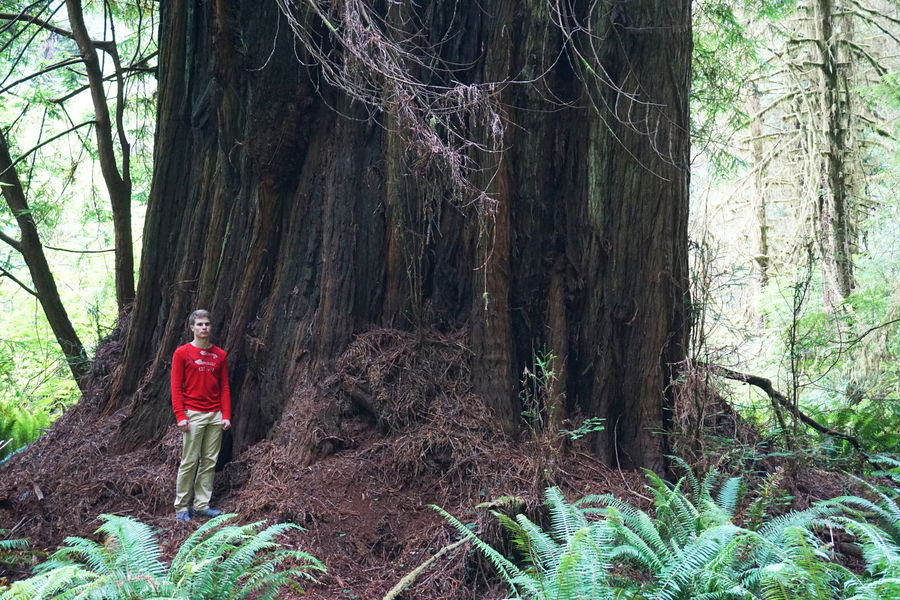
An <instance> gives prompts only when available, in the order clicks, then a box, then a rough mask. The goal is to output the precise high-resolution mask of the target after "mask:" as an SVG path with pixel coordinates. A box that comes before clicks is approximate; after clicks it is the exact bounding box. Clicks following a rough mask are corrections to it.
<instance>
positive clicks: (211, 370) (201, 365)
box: [172, 310, 231, 521]
mask: <svg viewBox="0 0 900 600" xmlns="http://www.w3.org/2000/svg"><path fill="white" fill-rule="evenodd" d="M188 324H189V326H190V329H191V333H193V334H194V339H193V341H191V342H190V343H187V344H185V345H183V346H179V347H178V349H176V350H175V354H173V355H172V409H173V410H174V411H175V421H176V422H177V423H178V429H180V430H181V431H182V441H183V443H184V448H183V449H182V452H181V466H180V467H179V468H178V479H177V481H176V482H175V518H176V519H178V520H179V521H190V520H191V515H193V516H201V517H215V516H216V515H219V514H221V513H222V511H220V510H216V509H214V508H210V507H209V498H210V496H211V495H212V484H213V475H214V471H215V468H216V460H217V459H218V457H219V448H220V447H221V446H222V431H224V430H226V429H228V428H229V427H231V390H230V389H229V387H228V361H227V358H226V356H225V351H224V350H222V349H221V348H219V347H218V346H214V345H213V344H212V343H211V342H210V341H209V331H210V328H209V312H207V311H205V310H195V311H194V312H192V313H191V316H190V317H189V318H188ZM192 492H193V496H194V503H193V509H191V507H190V498H191V493H192Z"/></svg>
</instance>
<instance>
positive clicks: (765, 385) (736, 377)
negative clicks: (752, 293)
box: [710, 365, 864, 453]
mask: <svg viewBox="0 0 900 600" xmlns="http://www.w3.org/2000/svg"><path fill="white" fill-rule="evenodd" d="M710 368H711V369H712V370H713V372H715V373H718V374H719V375H721V376H722V377H724V378H726V379H731V380H732V381H740V382H742V383H748V384H750V385H753V386H756V387H758V388H759V389H761V390H762V391H764V392H765V393H766V394H767V395H768V396H769V398H771V399H772V400H773V401H775V402H777V403H778V404H779V405H780V406H782V407H784V408H786V409H787V410H788V411H790V412H791V414H793V415H794V416H795V417H796V418H797V419H799V420H800V421H801V422H802V423H803V424H805V425H807V426H809V427H811V428H813V429H815V430H816V431H818V432H819V433H822V434H825V435H830V436H833V437H836V438H839V439H842V440H846V441H848V442H850V444H851V445H852V446H853V447H854V448H856V449H857V450H859V451H860V452H863V453H864V450H863V447H862V444H860V443H859V440H858V439H857V438H856V437H854V436H852V435H850V434H847V433H842V432H840V431H836V430H834V429H831V428H829V427H826V426H825V425H822V424H821V423H819V422H818V421H816V420H815V419H813V418H812V417H810V416H809V415H807V414H806V413H804V412H803V411H801V410H800V408H799V407H797V406H795V405H794V404H793V403H791V402H789V401H788V399H787V398H786V397H785V396H784V394H782V393H781V392H779V391H778V390H776V389H775V387H774V386H773V385H772V382H771V381H770V380H768V379H766V378H765V377H760V376H758V375H751V374H749V373H741V372H740V371H735V370H733V369H729V368H727V367H722V366H719V365H710Z"/></svg>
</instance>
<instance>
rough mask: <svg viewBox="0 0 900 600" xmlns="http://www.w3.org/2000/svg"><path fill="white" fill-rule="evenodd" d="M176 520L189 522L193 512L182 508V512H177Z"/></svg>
mask: <svg viewBox="0 0 900 600" xmlns="http://www.w3.org/2000/svg"><path fill="white" fill-rule="evenodd" d="M175 520H176V521H181V522H182V523H187V522H188V521H190V520H191V513H189V512H188V511H186V510H182V511H181V512H177V513H175Z"/></svg>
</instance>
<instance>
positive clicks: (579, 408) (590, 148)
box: [108, 0, 691, 470]
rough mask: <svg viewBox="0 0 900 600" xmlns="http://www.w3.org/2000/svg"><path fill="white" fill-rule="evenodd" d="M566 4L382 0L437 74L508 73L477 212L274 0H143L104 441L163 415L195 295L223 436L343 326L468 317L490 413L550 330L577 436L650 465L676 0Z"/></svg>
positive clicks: (654, 448)
mask: <svg viewBox="0 0 900 600" xmlns="http://www.w3.org/2000/svg"><path fill="white" fill-rule="evenodd" d="M388 4H389V3H388ZM576 5H577V6H576V7H575V10H574V12H572V13H567V14H566V15H562V17H563V18H559V17H560V15H558V14H557V13H555V10H556V9H555V7H556V6H557V5H556V3H551V2H545V1H544V0H532V1H530V2H521V1H518V0H517V1H513V0H503V1H500V0H493V1H491V0H488V1H486V2H480V3H477V4H473V5H469V4H463V3H460V4H457V3H454V2H447V3H431V4H427V5H423V6H424V7H423V8H419V7H411V8H406V9H405V10H409V11H413V13H412V14H413V15H414V16H415V19H416V22H419V23H421V24H422V29H421V32H423V33H421V34H420V37H419V38H418V39H417V41H416V43H422V42H423V40H424V41H425V42H429V41H431V42H434V44H435V45H434V46H433V48H434V52H435V53H436V54H438V55H440V58H441V59H442V61H443V64H449V65H456V66H455V67H453V69H454V72H453V75H452V79H455V80H456V81H457V82H461V83H462V84H472V83H480V82H485V81H503V80H517V81H520V82H521V83H510V84H507V85H505V86H501V87H498V90H499V91H498V93H499V99H500V101H501V103H502V105H503V107H504V109H503V110H504V120H505V122H506V123H507V127H506V128H505V133H504V138H503V144H502V145H503V148H504V150H503V153H502V154H501V155H491V154H488V155H487V156H484V155H483V154H484V153H479V152H475V151H472V156H473V157H475V158H479V159H480V160H481V164H482V166H483V167H485V168H484V170H483V171H482V172H481V173H482V174H481V175H477V176H476V180H475V181H474V183H475V184H476V185H479V186H481V187H482V188H483V189H484V190H485V191H487V192H488V194H489V195H490V196H491V197H492V198H493V199H495V200H496V202H497V204H496V206H497V208H496V211H495V213H494V215H493V216H492V217H490V218H485V217H483V216H479V215H477V214H475V213H474V211H471V210H469V209H466V208H464V207H460V205H459V204H458V203H454V202H452V201H450V200H449V198H450V196H451V194H450V192H448V191H447V190H445V189H443V188H442V186H441V184H440V182H438V181H433V180H432V181H424V180H422V179H421V178H420V179H415V178H413V177H412V176H410V174H409V172H408V171H409V168H408V164H406V162H407V161H408V157H407V158H406V159H404V158H403V157H404V154H408V153H409V152H408V149H407V148H406V144H407V141H408V140H407V139H406V138H405V137H404V136H403V135H402V133H403V132H402V128H401V127H398V126H397V124H396V123H395V122H394V120H393V115H392V112H391V110H390V108H389V107H388V108H387V109H386V110H384V111H382V112H381V113H379V114H377V115H376V116H375V117H371V116H370V114H369V113H368V112H366V111H365V110H364V109H363V107H362V106H361V105H360V104H359V103H357V102H353V101H351V100H350V99H349V98H348V97H347V95H346V94H344V93H343V92H342V91H341V90H340V89H335V88H334V87H332V86H329V85H327V84H325V83H323V82H322V80H321V77H320V71H319V69H318V68H317V66H316V65H315V64H313V65H312V66H308V65H307V64H304V63H310V62H312V60H311V59H310V57H309V56H307V55H304V54H303V53H302V52H303V50H302V48H301V49H300V50H298V49H297V44H295V43H294V41H293V40H292V38H291V36H290V35H289V33H288V29H287V27H285V25H284V17H283V16H282V15H280V14H279V11H278V7H277V6H276V4H275V3H274V2H271V3H270V2H264V3H258V2H249V1H241V2H238V1H231V2H225V1H223V0H220V1H218V2H198V1H196V0H173V1H171V2H166V3H163V4H162V6H161V25H160V61H159V63H160V72H159V83H160V100H159V126H158V132H157V145H156V166H155V169H154V180H153V189H152V193H151V197H150V200H149V204H148V213H147V218H146V225H145V232H144V249H143V253H142V260H141V267H140V275H139V285H138V292H137V298H136V302H135V305H134V311H133V314H132V319H131V325H130V329H129V332H128V336H127V341H126V347H125V350H124V357H123V361H122V364H121V367H120V369H119V372H118V375H117V377H116V380H115V384H114V386H113V389H112V390H111V392H110V396H109V403H108V408H109V409H114V408H120V407H123V406H131V415H130V417H129V418H128V419H126V421H125V422H124V425H123V430H122V432H121V440H120V441H122V442H124V443H140V442H142V441H146V440H148V439H153V438H154V437H155V436H157V435H158V434H159V433H160V431H161V429H162V428H163V427H164V426H165V425H166V424H167V423H170V422H171V420H172V417H171V410H170V409H169V408H168V401H169V395H168V379H167V373H168V369H169V363H170V359H171V354H172V351H173V350H174V348H175V347H176V346H177V345H178V344H179V343H182V342H183V341H185V340H186V339H187V329H186V326H185V321H184V320H185V317H186V315H187V314H188V313H189V312H190V311H191V310H192V309H194V308H197V307H204V308H208V309H210V310H211V311H212V314H213V326H214V329H215V333H216V336H217V340H218V342H219V343H220V345H222V346H223V347H224V348H225V349H226V351H227V352H228V353H229V363H230V364H229V367H230V370H231V387H232V390H233V397H234V441H235V447H236V450H240V449H241V448H243V447H246V446H247V445H248V444H252V443H253V442H255V441H257V440H259V439H261V438H262V437H264V436H265V435H266V434H267V433H268V432H269V431H270V429H271V428H272V426H273V425H274V423H275V422H276V421H277V419H278V418H279V417H280V415H281V410H282V408H283V406H284V403H285V402H286V400H287V398H288V397H289V395H290V394H291V391H292V389H294V387H295V386H296V385H297V384H298V383H299V382H300V381H302V380H304V379H306V378H309V377H317V376H321V375H323V374H326V373H328V370H329V367H330V365H331V364H332V363H333V361H334V359H335V358H336V357H337V356H339V355H340V353H341V352H342V351H343V350H344V349H345V347H346V346H347V344H348V342H349V340H350V339H351V338H352V336H353V334H354V332H358V331H361V330H363V329H365V328H368V327H372V326H394V327H403V328H419V327H422V328H424V327H436V328H439V329H455V330H458V329H464V330H466V331H467V332H468V339H469V345H470V347H471V348H472V350H473V361H472V367H473V373H474V378H475V382H474V383H475V385H476V388H477V390H478V391H479V393H480V394H481V395H482V396H483V397H484V398H485V400H486V401H487V403H488V404H489V406H490V407H491V408H492V409H493V410H494V412H495V414H496V422H497V426H498V430H501V429H502V430H505V431H507V432H513V431H515V429H516V428H517V425H518V423H519V422H520V415H519V412H520V410H521V408H520V406H519V400H518V379H519V375H520V374H521V372H522V369H523V368H524V367H525V366H526V365H530V364H532V360H533V357H534V355H535V353H538V352H547V353H553V354H554V355H555V356H557V359H556V361H555V369H556V371H557V374H558V375H560V376H561V377H560V378H559V379H558V380H557V382H556V384H555V388H554V390H553V393H552V394H551V396H552V397H554V398H557V399H559V401H561V402H565V407H564V412H566V413H575V412H580V413H581V414H584V415H590V416H600V417H603V418H605V419H606V420H607V421H606V431H604V432H603V433H602V434H599V435H597V437H596V441H595V444H596V449H597V451H598V452H599V453H601V454H602V455H603V456H605V457H607V458H608V459H609V460H610V461H611V462H616V461H617V462H618V463H619V464H621V465H622V466H623V467H625V466H635V465H646V466H649V467H652V468H655V469H657V470H660V469H661V468H662V465H663V458H662V457H663V455H664V452H665V442H664V438H663V437H662V436H659V435H656V434H657V433H658V432H659V431H662V430H664V429H665V427H666V420H667V405H668V403H669V400H668V398H670V393H669V385H670V383H671V382H672V380H673V372H674V368H675V365H676V363H678V362H679V361H680V360H682V359H683V357H684V355H685V348H684V345H685V340H686V339H687V338H686V333H687V331H686V328H687V319H686V311H687V304H688V297H687V294H688V285H687V207H688V133H687V131H688V126H687V125H688V116H687V110H688V92H689V81H690V73H689V69H690V50H691V31H690V10H689V2H688V0H674V1H673V0H632V1H629V2H612V1H605V2H600V3H599V4H598V5H597V6H596V7H593V9H594V10H593V12H590V11H591V8H592V5H591V3H587V2H585V3H583V6H582V5H581V3H576ZM299 20H300V21H301V22H303V19H299ZM312 21H313V19H312V18H309V19H307V20H306V23H307V24H309V23H310V22H312ZM404 22H405V23H407V24H408V23H410V21H409V20H405V21H404ZM576 22H577V23H578V24H580V25H584V26H588V25H589V26H590V27H589V28H588V27H581V28H573V29H571V30H570V29H567V23H576ZM320 25H321V23H320ZM308 26H312V25H308ZM322 29H323V31H325V33H324V35H327V30H325V28H322ZM589 30H590V31H589ZM564 31H565V34H564ZM573 32H574V33H573ZM591 45H593V46H591ZM298 52H299V53H300V57H299V58H300V59H301V60H298V57H297V53H298ZM410 68H416V67H415V66H413V67H410ZM445 75H446V73H445ZM437 76H438V75H434V77H437ZM436 83H438V84H449V83H451V78H450V77H449V76H447V79H446V81H438V82H436ZM476 129H477V127H475V126H474V125H473V127H472V130H473V131H475V130H476ZM473 135H474V134H473ZM470 213H471V214H470ZM560 386H562V388H563V389H560Z"/></svg>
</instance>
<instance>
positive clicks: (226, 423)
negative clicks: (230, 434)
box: [222, 419, 231, 431]
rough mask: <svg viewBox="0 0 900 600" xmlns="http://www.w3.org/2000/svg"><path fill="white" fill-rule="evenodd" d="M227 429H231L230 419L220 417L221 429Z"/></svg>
mask: <svg viewBox="0 0 900 600" xmlns="http://www.w3.org/2000/svg"><path fill="white" fill-rule="evenodd" d="M229 429H231V421H229V420H228V419H222V431H228V430H229Z"/></svg>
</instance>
